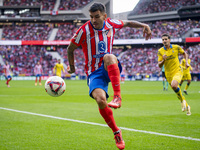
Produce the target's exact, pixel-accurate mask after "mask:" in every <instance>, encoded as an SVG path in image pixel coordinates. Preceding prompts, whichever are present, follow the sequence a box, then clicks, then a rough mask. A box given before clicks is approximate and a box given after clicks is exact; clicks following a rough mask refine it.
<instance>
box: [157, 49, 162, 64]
mask: <svg viewBox="0 0 200 150" xmlns="http://www.w3.org/2000/svg"><path fill="white" fill-rule="evenodd" d="M157 55H158V62H159V61H162V60H163V57H162V54H161V53H160V50H158V53H157Z"/></svg>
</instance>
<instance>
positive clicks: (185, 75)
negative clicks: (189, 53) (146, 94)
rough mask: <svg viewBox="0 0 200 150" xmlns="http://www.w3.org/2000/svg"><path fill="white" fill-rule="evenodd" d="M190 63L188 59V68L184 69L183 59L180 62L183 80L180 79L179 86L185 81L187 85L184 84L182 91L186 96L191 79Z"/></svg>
mask: <svg viewBox="0 0 200 150" xmlns="http://www.w3.org/2000/svg"><path fill="white" fill-rule="evenodd" d="M190 62H191V60H190V59H188V64H189V67H188V68H186V67H185V59H184V58H183V59H182V60H181V67H182V68H183V78H182V80H181V83H180V86H181V85H182V83H183V81H185V80H187V84H186V86H185V89H184V91H183V92H184V93H185V94H186V95H188V93H187V89H188V87H189V85H190V83H191V79H192V78H191V74H190V70H191V71H192V67H191V65H190Z"/></svg>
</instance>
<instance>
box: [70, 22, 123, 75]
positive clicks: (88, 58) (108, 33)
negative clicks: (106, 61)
mask: <svg viewBox="0 0 200 150" xmlns="http://www.w3.org/2000/svg"><path fill="white" fill-rule="evenodd" d="M123 26H124V23H123V21H121V20H115V19H110V18H107V19H106V20H105V21H104V25H103V28H102V29H100V30H97V29H95V28H94V27H93V26H92V23H91V22H90V21H87V22H86V23H85V24H84V25H82V26H81V27H80V28H79V29H78V31H77V32H76V33H75V35H74V36H73V38H72V39H71V42H72V43H74V44H75V45H77V46H82V49H83V53H84V56H85V72H86V74H87V75H90V74H91V73H92V72H94V71H95V70H97V69H98V68H99V67H100V66H101V64H102V61H103V56H104V55H105V54H111V53H112V47H113V41H114V35H115V32H116V31H117V30H119V29H121V28H122V27H123Z"/></svg>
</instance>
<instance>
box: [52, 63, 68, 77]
mask: <svg viewBox="0 0 200 150" xmlns="http://www.w3.org/2000/svg"><path fill="white" fill-rule="evenodd" d="M62 71H63V73H65V69H64V67H63V64H62V63H61V60H60V59H58V63H56V65H55V66H54V68H53V74H56V75H57V76H59V77H61V73H62ZM55 72H56V73H55Z"/></svg>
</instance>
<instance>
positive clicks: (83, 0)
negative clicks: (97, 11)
mask: <svg viewBox="0 0 200 150" xmlns="http://www.w3.org/2000/svg"><path fill="white" fill-rule="evenodd" d="M91 1H92V0H79V1H77V0H61V1H60V5H59V8H58V10H77V9H80V8H82V7H84V6H85V5H87V4H88V3H90V2H91Z"/></svg>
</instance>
